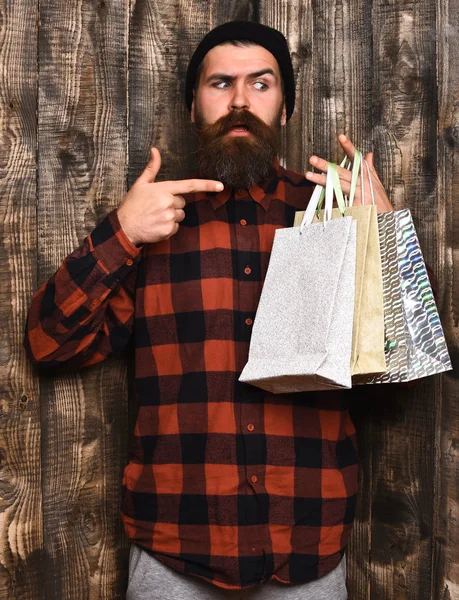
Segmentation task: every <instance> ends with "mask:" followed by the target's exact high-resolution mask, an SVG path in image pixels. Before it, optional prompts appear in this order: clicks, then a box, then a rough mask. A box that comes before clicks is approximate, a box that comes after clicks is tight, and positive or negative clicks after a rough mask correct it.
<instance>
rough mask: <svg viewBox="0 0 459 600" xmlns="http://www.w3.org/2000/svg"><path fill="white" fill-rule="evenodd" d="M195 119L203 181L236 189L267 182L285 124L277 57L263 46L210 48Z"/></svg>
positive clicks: (230, 45) (197, 99) (203, 67)
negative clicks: (218, 183)
mask: <svg viewBox="0 0 459 600" xmlns="http://www.w3.org/2000/svg"><path fill="white" fill-rule="evenodd" d="M191 119H192V121H193V123H195V125H196V129H197V132H198V136H199V144H198V152H197V156H198V162H199V168H200V172H201V176H203V177H206V178H208V179H217V180H219V181H222V182H223V183H224V184H225V185H228V186H230V187H233V188H236V189H243V188H250V187H251V186H252V185H255V184H259V183H261V182H263V181H264V180H266V179H267V178H268V177H269V175H270V173H271V172H272V171H273V170H274V165H273V161H274V158H275V156H276V154H277V147H278V143H279V130H280V128H281V126H282V125H284V124H285V122H286V108H285V102H284V100H283V93H282V86H281V76H280V72H279V67H278V64H277V61H276V59H275V58H274V56H273V55H272V54H271V53H270V52H268V51H267V50H265V49H264V48H262V47H261V46H253V45H251V46H241V47H240V46H233V45H232V44H223V45H221V46H216V47H215V48H212V50H210V51H209V53H208V54H207V55H206V57H205V59H204V61H203V65H202V71H201V76H200V79H199V83H198V87H197V89H196V93H195V98H194V100H193V105H192V111H191Z"/></svg>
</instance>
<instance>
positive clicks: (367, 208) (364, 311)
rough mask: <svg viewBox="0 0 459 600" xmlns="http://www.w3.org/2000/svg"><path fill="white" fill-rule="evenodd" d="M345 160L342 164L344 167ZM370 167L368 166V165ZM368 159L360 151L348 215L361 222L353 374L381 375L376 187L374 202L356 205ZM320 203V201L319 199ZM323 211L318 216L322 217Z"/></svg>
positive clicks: (335, 214)
mask: <svg viewBox="0 0 459 600" xmlns="http://www.w3.org/2000/svg"><path fill="white" fill-rule="evenodd" d="M344 164H345V162H344V161H343V162H342V163H341V166H344ZM366 167H367V168H368V165H366ZM363 168H364V161H363V160H362V157H361V153H360V151H359V150H356V152H355V157H354V162H353V167H352V176H351V190H350V194H349V199H348V201H347V202H345V205H346V208H345V210H344V215H346V216H351V217H352V218H353V219H354V220H355V221H357V254H356V271H355V302H354V326H353V334H352V355H351V373H352V375H353V376H358V375H361V374H378V373H384V372H385V371H386V360H385V352H384V309H383V283H382V274H381V254H380V244H379V233H378V221H377V208H376V205H375V200H374V194H373V188H372V187H371V203H370V204H365V197H364V194H362V205H361V206H356V205H354V197H355V190H356V183H357V178H358V174H359V171H361V173H362V179H363ZM319 204H320V201H319ZM303 215H304V212H297V213H296V215H295V221H294V225H299V224H300V222H301V219H302V218H303ZM340 217H342V213H341V210H340V209H339V208H335V209H333V211H332V218H333V219H339V218H340ZM320 218H321V217H320V212H319V214H318V216H316V217H315V219H316V220H318V219H320Z"/></svg>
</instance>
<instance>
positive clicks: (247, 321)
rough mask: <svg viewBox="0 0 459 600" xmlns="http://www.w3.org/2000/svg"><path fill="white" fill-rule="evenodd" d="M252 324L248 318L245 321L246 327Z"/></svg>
mask: <svg viewBox="0 0 459 600" xmlns="http://www.w3.org/2000/svg"><path fill="white" fill-rule="evenodd" d="M252 323H253V321H252V319H250V318H249V319H246V320H245V324H246V325H252Z"/></svg>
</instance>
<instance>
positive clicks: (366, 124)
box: [305, 0, 373, 160]
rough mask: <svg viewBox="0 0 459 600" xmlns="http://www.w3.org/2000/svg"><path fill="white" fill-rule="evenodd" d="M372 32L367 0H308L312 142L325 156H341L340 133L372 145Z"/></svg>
mask: <svg viewBox="0 0 459 600" xmlns="http://www.w3.org/2000/svg"><path fill="white" fill-rule="evenodd" d="M371 35H372V31H371V14H370V5H369V3H368V2H364V1H363V0H359V1H357V2H355V1H352V2H351V1H347V2H338V3H326V2H319V1H318V0H312V48H311V51H312V70H311V71H312V78H311V77H309V79H312V82H310V91H311V102H312V103H313V109H312V112H313V115H314V120H313V131H312V142H313V149H314V153H316V154H319V156H324V157H327V158H329V160H341V158H342V157H343V155H344V154H343V151H342V148H341V146H340V144H339V142H338V140H337V136H338V134H339V133H345V134H346V135H348V136H349V137H350V138H351V139H352V140H353V141H354V143H355V144H356V145H357V147H359V148H360V149H361V150H362V151H364V152H368V151H370V150H371V149H372V127H371V125H372V118H371V117H372V78H371V71H372V68H373V65H372V50H371ZM311 71H310V72H311ZM307 126H308V124H306V127H307ZM305 129H306V128H305Z"/></svg>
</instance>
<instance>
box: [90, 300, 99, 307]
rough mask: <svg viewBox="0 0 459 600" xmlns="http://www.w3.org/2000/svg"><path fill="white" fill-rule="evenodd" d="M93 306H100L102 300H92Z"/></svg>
mask: <svg viewBox="0 0 459 600" xmlns="http://www.w3.org/2000/svg"><path fill="white" fill-rule="evenodd" d="M91 304H92V305H93V306H97V305H98V304H100V300H98V299H97V298H94V300H91Z"/></svg>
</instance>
